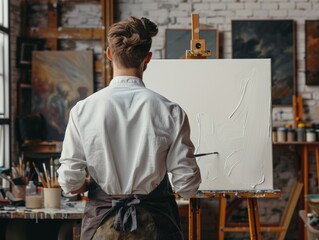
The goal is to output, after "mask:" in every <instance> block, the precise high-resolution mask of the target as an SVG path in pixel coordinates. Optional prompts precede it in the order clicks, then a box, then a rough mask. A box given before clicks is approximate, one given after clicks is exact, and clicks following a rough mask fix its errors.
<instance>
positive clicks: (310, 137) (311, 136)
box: [306, 128, 316, 142]
mask: <svg viewBox="0 0 319 240" xmlns="http://www.w3.org/2000/svg"><path fill="white" fill-rule="evenodd" d="M306 141H307V142H315V141H316V133H315V130H314V129H313V128H308V129H307V130H306Z"/></svg>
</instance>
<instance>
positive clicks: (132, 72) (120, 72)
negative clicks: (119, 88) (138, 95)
mask: <svg viewBox="0 0 319 240" xmlns="http://www.w3.org/2000/svg"><path fill="white" fill-rule="evenodd" d="M117 76H135V77H138V78H140V79H142V78H143V71H141V70H139V69H136V68H122V69H119V68H114V71H113V77H117Z"/></svg>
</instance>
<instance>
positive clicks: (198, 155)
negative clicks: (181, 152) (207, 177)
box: [194, 152, 218, 157]
mask: <svg viewBox="0 0 319 240" xmlns="http://www.w3.org/2000/svg"><path fill="white" fill-rule="evenodd" d="M212 154H218V152H212V153H199V154H194V157H202V156H207V155H212Z"/></svg>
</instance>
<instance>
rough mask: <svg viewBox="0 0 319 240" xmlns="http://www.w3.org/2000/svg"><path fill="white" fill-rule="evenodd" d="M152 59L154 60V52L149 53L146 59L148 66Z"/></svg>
mask: <svg viewBox="0 0 319 240" xmlns="http://www.w3.org/2000/svg"><path fill="white" fill-rule="evenodd" d="M151 59H152V52H148V53H147V55H146V57H145V61H144V63H145V64H148V63H149V62H150V61H151Z"/></svg>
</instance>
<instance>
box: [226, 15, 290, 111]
mask: <svg viewBox="0 0 319 240" xmlns="http://www.w3.org/2000/svg"><path fill="white" fill-rule="evenodd" d="M232 58H234V59H236V58H250V59H253V58H269V59H271V69H272V74H271V75H272V76H271V83H272V87H271V96H272V104H273V105H281V106H282V105H292V99H293V95H294V94H295V91H296V79H295V78H296V74H295V59H296V57H295V26H294V21H292V20H233V21H232Z"/></svg>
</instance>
